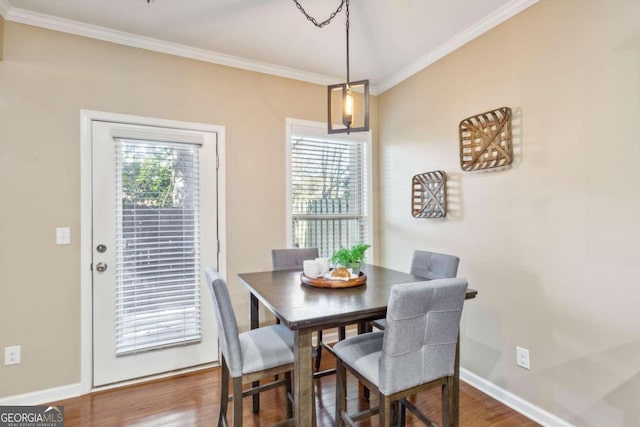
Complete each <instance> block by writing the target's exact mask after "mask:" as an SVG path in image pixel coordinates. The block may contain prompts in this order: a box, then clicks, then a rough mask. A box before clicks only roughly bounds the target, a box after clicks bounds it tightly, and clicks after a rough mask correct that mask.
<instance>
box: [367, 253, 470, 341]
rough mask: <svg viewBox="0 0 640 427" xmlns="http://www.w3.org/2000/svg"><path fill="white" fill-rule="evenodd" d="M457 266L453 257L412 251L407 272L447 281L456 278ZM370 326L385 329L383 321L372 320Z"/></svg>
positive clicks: (458, 260)
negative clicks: (409, 267) (409, 268)
mask: <svg viewBox="0 0 640 427" xmlns="http://www.w3.org/2000/svg"><path fill="white" fill-rule="evenodd" d="M458 264H460V258H458V257H457V256H455V255H447V254H440V253H437V252H429V251H418V250H416V251H413V258H412V259H411V270H410V271H409V272H410V273H411V274H413V275H414V276H418V277H423V278H425V279H428V280H433V279H448V278H452V277H456V275H457V274H458ZM371 324H372V325H373V326H375V327H376V328H378V329H380V330H382V329H384V328H385V321H384V319H380V320H374V321H373V322H371Z"/></svg>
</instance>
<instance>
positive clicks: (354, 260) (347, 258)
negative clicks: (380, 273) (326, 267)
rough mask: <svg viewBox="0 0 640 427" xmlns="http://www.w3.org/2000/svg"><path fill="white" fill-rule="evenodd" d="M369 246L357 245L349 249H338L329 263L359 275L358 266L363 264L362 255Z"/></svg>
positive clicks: (365, 244) (364, 244)
mask: <svg viewBox="0 0 640 427" xmlns="http://www.w3.org/2000/svg"><path fill="white" fill-rule="evenodd" d="M370 247H371V245H369V244H367V243H359V244H357V245H353V246H352V247H351V249H347V248H340V249H338V250H337V251H336V252H335V253H334V254H333V256H332V257H331V262H332V263H334V264H336V265H339V266H341V267H344V268H346V269H349V270H351V272H352V273H353V274H356V275H358V274H360V265H362V263H363V262H364V253H365V251H366V250H367V249H369V248H370Z"/></svg>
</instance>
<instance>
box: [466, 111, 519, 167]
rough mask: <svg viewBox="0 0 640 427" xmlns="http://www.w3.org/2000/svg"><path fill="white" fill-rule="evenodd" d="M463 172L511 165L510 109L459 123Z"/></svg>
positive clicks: (489, 112) (477, 116)
mask: <svg viewBox="0 0 640 427" xmlns="http://www.w3.org/2000/svg"><path fill="white" fill-rule="evenodd" d="M459 131H460V166H461V167H462V170H463V171H474V170H482V169H491V168H499V167H503V166H507V165H510V164H511V163H512V162H513V144H512V140H511V108H509V107H502V108H498V109H497V110H492V111H487V112H486V113H482V114H478V115H476V116H472V117H469V118H466V119H464V120H463V121H461V122H460V126H459Z"/></svg>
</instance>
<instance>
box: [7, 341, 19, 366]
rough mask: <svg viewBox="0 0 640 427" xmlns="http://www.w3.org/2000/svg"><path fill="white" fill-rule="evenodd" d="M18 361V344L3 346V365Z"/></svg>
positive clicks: (15, 363)
mask: <svg viewBox="0 0 640 427" xmlns="http://www.w3.org/2000/svg"><path fill="white" fill-rule="evenodd" d="M18 363H20V346H19V345H14V346H12V347H5V348H4V364H5V365H17V364H18Z"/></svg>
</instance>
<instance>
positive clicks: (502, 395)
mask: <svg viewBox="0 0 640 427" xmlns="http://www.w3.org/2000/svg"><path fill="white" fill-rule="evenodd" d="M460 379H461V380H462V381H464V382H466V383H467V384H469V385H471V386H473V387H474V388H477V389H478V390H480V391H481V392H483V393H484V394H486V395H489V396H491V397H493V398H494V399H496V400H497V401H498V402H500V403H503V404H505V405H507V406H508V407H510V408H512V409H514V410H515V411H518V412H520V413H521V414H522V415H524V416H525V417H527V418H529V419H530V420H532V421H535V422H536V423H538V424H541V425H543V426H547V427H573V425H572V424H570V423H568V422H566V421H565V420H563V419H561V418H559V417H557V416H556V415H553V414H552V413H550V412H547V411H545V410H544V409H542V408H540V407H538V406H536V405H534V404H532V403H530V402H527V401H526V400H524V399H522V398H520V397H518V396H516V395H515V394H513V393H511V392H510V391H507V390H505V389H503V388H501V387H498V386H497V385H495V384H493V383H492V382H489V381H487V380H485V379H484V378H482V377H479V376H478V375H476V374H474V373H472V372H470V371H468V370H466V369H464V368H460Z"/></svg>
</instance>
